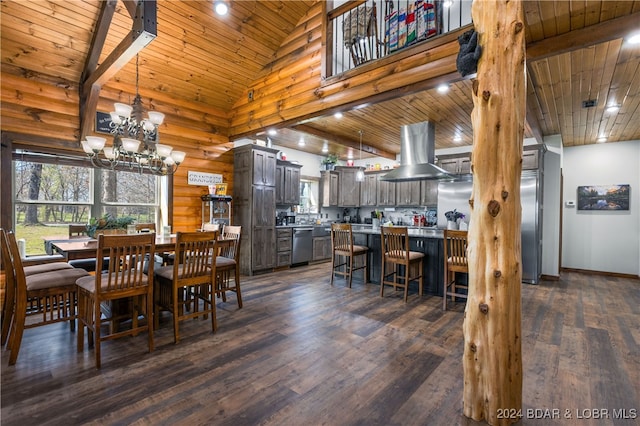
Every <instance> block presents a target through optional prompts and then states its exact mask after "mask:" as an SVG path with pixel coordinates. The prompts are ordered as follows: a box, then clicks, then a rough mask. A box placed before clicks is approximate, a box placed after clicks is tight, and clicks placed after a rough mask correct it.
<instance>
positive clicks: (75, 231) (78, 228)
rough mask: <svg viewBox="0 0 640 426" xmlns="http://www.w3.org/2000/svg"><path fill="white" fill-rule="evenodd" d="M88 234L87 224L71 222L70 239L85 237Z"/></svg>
mask: <svg viewBox="0 0 640 426" xmlns="http://www.w3.org/2000/svg"><path fill="white" fill-rule="evenodd" d="M86 236H87V225H82V224H74V223H71V224H69V239H71V238H83V237H86Z"/></svg>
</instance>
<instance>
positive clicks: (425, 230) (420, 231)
mask: <svg viewBox="0 0 640 426" xmlns="http://www.w3.org/2000/svg"><path fill="white" fill-rule="evenodd" d="M316 227H318V228H327V230H330V229H331V224H330V223H324V224H321V225H316V224H313V223H310V224H295V225H293V224H292V225H280V226H276V229H287V228H316ZM407 228H408V230H409V236H410V237H423V238H440V239H442V238H444V231H443V230H442V229H438V228H435V227H424V226H407ZM352 229H353V232H354V233H355V234H368V235H379V234H380V228H379V227H378V228H375V229H374V228H373V225H367V224H361V223H354V224H352Z"/></svg>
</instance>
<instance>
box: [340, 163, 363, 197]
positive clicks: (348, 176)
mask: <svg viewBox="0 0 640 426" xmlns="http://www.w3.org/2000/svg"><path fill="white" fill-rule="evenodd" d="M358 170H362V168H361V167H336V171H337V172H338V177H339V179H338V181H339V187H338V207H359V206H360V182H358V181H357V179H356V174H357V173H358Z"/></svg>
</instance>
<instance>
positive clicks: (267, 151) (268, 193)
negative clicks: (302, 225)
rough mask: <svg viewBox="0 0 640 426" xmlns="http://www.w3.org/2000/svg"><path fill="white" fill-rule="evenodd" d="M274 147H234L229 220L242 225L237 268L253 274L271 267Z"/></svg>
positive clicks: (274, 169) (273, 233)
mask: <svg viewBox="0 0 640 426" xmlns="http://www.w3.org/2000/svg"><path fill="white" fill-rule="evenodd" d="M277 153H278V150H277V149H273V148H268V147H263V146H259V145H243V146H240V147H238V148H235V149H234V181H233V182H234V191H233V192H234V202H235V208H234V209H233V224H234V225H240V226H242V235H241V244H240V270H241V272H242V273H243V274H245V275H253V273H255V272H258V271H263V270H267V269H271V268H273V267H275V264H276V256H275V253H276V252H275V251H274V250H268V249H267V248H268V247H274V246H275V245H276V233H275V217H276V187H275V184H276V154H277Z"/></svg>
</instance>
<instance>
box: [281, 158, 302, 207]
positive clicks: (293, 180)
mask: <svg viewBox="0 0 640 426" xmlns="http://www.w3.org/2000/svg"><path fill="white" fill-rule="evenodd" d="M301 168H302V166H301V165H299V164H293V163H290V162H288V161H281V160H278V161H277V164H276V174H275V182H276V204H277V205H289V206H291V205H298V204H300V169H301Z"/></svg>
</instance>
